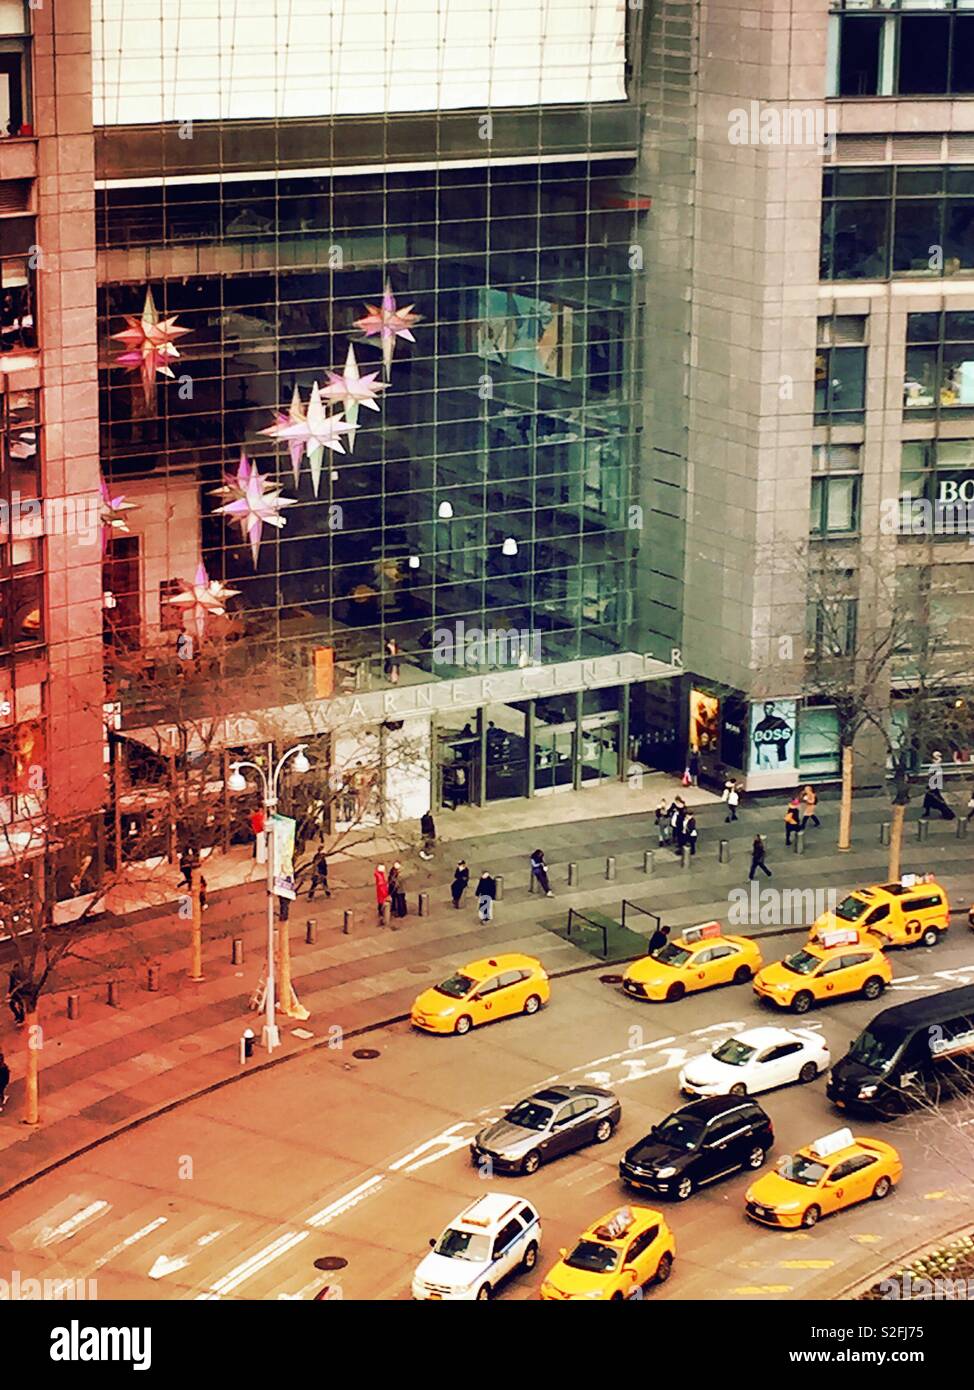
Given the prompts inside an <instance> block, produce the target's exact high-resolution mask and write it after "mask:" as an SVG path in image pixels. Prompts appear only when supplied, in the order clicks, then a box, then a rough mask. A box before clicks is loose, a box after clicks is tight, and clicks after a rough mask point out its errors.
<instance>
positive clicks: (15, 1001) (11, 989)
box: [7, 965, 27, 1028]
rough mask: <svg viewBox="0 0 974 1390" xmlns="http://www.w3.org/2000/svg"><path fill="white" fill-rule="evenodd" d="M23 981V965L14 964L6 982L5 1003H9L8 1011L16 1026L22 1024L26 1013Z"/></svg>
mask: <svg viewBox="0 0 974 1390" xmlns="http://www.w3.org/2000/svg"><path fill="white" fill-rule="evenodd" d="M25 983H26V980H25V977H24V971H23V967H22V966H20V965H15V966H14V968H13V969H12V970H11V972H10V979H9V980H8V982H7V1003H8V1004H9V1005H10V1012H11V1013H12V1014H13V1016H14V1022H15V1023H16V1025H17V1027H18V1028H20V1027H22V1026H23V1022H24V1019H25V1017H26V1015H27V1001H26V999H25V998H24V985H25Z"/></svg>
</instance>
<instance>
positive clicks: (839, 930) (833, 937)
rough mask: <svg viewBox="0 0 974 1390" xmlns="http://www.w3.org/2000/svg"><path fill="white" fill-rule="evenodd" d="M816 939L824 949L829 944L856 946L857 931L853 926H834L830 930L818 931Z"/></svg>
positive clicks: (857, 940) (857, 939) (857, 941)
mask: <svg viewBox="0 0 974 1390" xmlns="http://www.w3.org/2000/svg"><path fill="white" fill-rule="evenodd" d="M818 941H819V945H820V946H824V947H825V948H826V950H828V949H829V947H831V946H858V945H859V933H858V932H857V931H856V930H855V928H854V927H834V928H833V929H832V930H831V931H823V932H820V933H819V937H818Z"/></svg>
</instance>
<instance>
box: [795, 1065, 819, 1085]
mask: <svg viewBox="0 0 974 1390" xmlns="http://www.w3.org/2000/svg"><path fill="white" fill-rule="evenodd" d="M817 1076H818V1067H817V1066H816V1065H815V1063H814V1062H806V1063H805V1065H804V1066H803V1067H802V1069H801V1071H800V1072H799V1073H798V1080H799V1081H800V1082H801V1083H802V1085H803V1086H807V1085H808V1083H809V1082H810V1081H814V1080H815V1078H816V1077H817Z"/></svg>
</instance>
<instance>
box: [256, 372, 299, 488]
mask: <svg viewBox="0 0 974 1390" xmlns="http://www.w3.org/2000/svg"><path fill="white" fill-rule="evenodd" d="M306 418H307V417H306V415H305V409H304V404H303V402H302V400H301V392H300V391H299V390H298V388H297V387H296V386H295V388H294V391H293V394H292V396H291V404H290V406H289V407H288V409H287V411H286V412H285V411H278V413H277V415H276V416H275V419H274V423H273V425H270V426H268V428H267V429H266V430H261V431H260V432H261V434H266V435H268V436H269V437H270V438H271V439H281V438H285V437H286V438H287V450H288V453H289V454H290V455H291V472H292V473H293V474H294V486H295V487H297V486H298V484H299V483H300V481H301V455H302V454H303V453H304V439H303V438H302V437H301V435H300V434H292V435H288V436H284V435H282V433H281V431H282V430H284V429H286V428H288V427H289V426H291V425H297V426H298V427H299V428H300V426H301V425H302V424H303V423H304V421H305V419H306Z"/></svg>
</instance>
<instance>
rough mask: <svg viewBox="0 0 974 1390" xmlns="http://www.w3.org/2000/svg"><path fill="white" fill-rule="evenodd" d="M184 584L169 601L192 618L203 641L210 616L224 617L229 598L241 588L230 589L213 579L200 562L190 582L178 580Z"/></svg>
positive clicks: (198, 635) (191, 620) (197, 633)
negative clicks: (194, 576)
mask: <svg viewBox="0 0 974 1390" xmlns="http://www.w3.org/2000/svg"><path fill="white" fill-rule="evenodd" d="M177 582H178V583H179V584H181V585H182V589H181V591H180V592H179V593H178V594H174V595H173V596H172V598H170V599H169V600H168V602H169V603H174V604H176V606H177V607H179V608H181V609H182V610H183V613H184V615H185V616H186V617H187V618H189V619H190V622H191V623H192V625H193V627H194V628H195V629H196V635H197V637H198V638H199V640H200V641H201V642H202V640H203V636H204V634H205V632H206V623H207V619H208V618H222V617H223V615H224V614H225V613H226V611H227V607H226V603H227V599H228V598H233V597H234V596H235V595H236V594H239V592H240V590H239V589H228V588H227V587H226V585H225V584H223V582H222V581H221V580H219V579H211V578H210V576H209V575H208V574H207V572H206V566H205V565H204V564H202V563H200V564H199V565H198V566H197V568H196V578H195V579H194V580H193V581H192V582H190V581H189V580H186V579H180V580H178V581H177Z"/></svg>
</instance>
